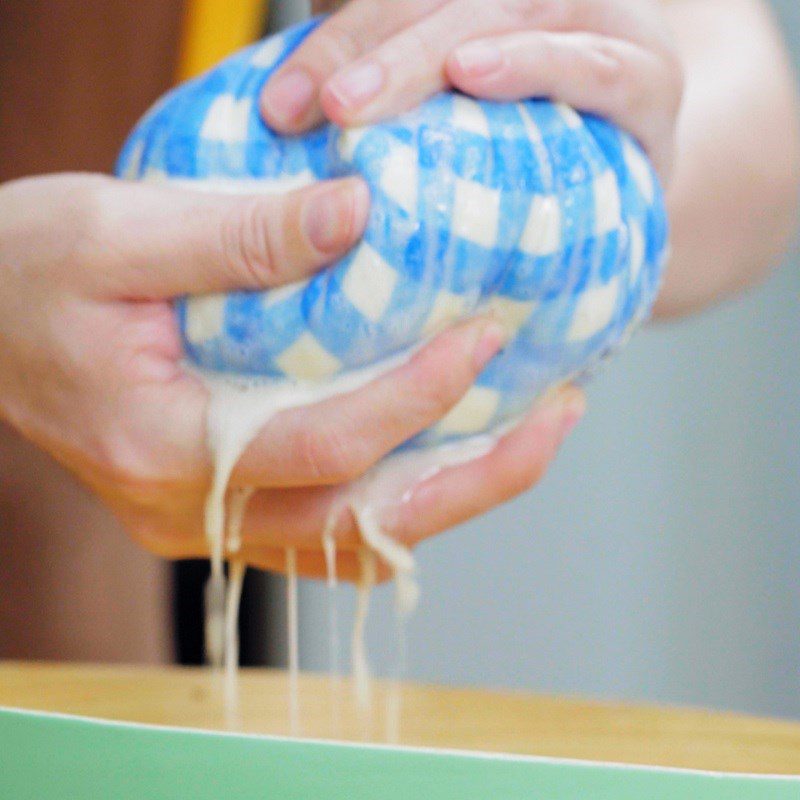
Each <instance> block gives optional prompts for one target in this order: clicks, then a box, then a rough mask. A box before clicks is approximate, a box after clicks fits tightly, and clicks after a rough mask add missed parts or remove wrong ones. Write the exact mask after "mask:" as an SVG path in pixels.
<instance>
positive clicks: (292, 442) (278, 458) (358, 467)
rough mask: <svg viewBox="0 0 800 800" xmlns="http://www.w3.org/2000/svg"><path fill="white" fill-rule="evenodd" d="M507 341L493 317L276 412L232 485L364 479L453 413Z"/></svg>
mask: <svg viewBox="0 0 800 800" xmlns="http://www.w3.org/2000/svg"><path fill="white" fill-rule="evenodd" d="M505 339H506V332H505V330H504V329H503V328H502V327H501V326H500V325H499V324H498V323H496V322H494V321H492V320H490V319H480V320H473V321H471V322H468V323H463V324H461V325H458V326H456V327H454V328H451V329H450V330H448V331H445V332H444V333H442V334H440V335H439V336H438V337H436V338H435V339H434V340H433V341H432V342H431V343H429V344H428V345H426V346H425V347H424V348H423V349H422V350H420V351H419V352H418V353H416V354H415V355H414V356H413V357H412V358H411V360H410V361H408V362H407V363H406V364H404V365H402V366H400V367H398V368H397V369H395V370H393V371H391V372H390V373H388V374H386V375H383V376H381V377H379V378H377V379H375V380H373V381H371V382H370V383H369V384H367V385H366V386H364V387H363V388H361V389H358V390H356V391H354V392H351V393H349V394H346V395H341V396H338V397H334V398H331V399H329V400H326V401H324V402H321V403H318V404H316V405H313V406H308V407H306V408H303V409H298V410H294V411H288V412H285V413H283V414H280V415H278V416H277V417H276V418H275V419H274V420H272V421H271V422H270V423H268V424H267V426H266V427H265V429H264V430H263V432H262V433H261V434H260V435H259V436H258V438H257V439H256V440H255V441H254V442H253V443H252V444H251V445H250V447H248V449H247V451H246V452H245V454H244V456H243V458H242V460H241V461H240V463H239V465H238V467H237V469H236V471H235V473H234V476H233V481H234V483H235V484H243V485H257V486H300V485H302V486H310V485H323V484H339V483H345V482H347V481H351V480H353V479H355V478H357V477H359V476H360V475H362V474H363V473H364V472H366V470H367V469H369V467H371V466H372V465H373V464H375V463H376V462H377V461H378V460H380V459H381V458H382V457H383V456H384V455H386V453H388V452H390V451H391V450H393V449H394V448H395V447H397V446H398V445H400V444H402V443H403V442H405V441H407V440H408V439H410V438H411V437H412V436H414V435H415V434H417V433H419V432H420V431H422V430H424V429H425V428H428V427H429V426H431V425H433V424H435V423H436V422H438V421H439V420H440V419H441V418H442V417H443V416H444V415H445V414H446V413H447V412H448V411H449V410H450V409H451V408H453V406H455V405H456V403H458V401H459V400H460V399H461V397H462V396H463V395H464V394H465V393H466V391H467V390H468V389H469V388H470V386H472V384H473V383H474V382H475V379H476V378H477V376H478V374H479V373H480V372H481V371H482V369H483V367H484V366H485V365H486V364H487V363H488V361H489V360H490V359H491V358H492V357H493V356H494V355H495V354H496V353H497V352H498V350H499V349H500V348H501V347H502V345H503V343H504V341H505Z"/></svg>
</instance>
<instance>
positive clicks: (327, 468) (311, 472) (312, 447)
mask: <svg viewBox="0 0 800 800" xmlns="http://www.w3.org/2000/svg"><path fill="white" fill-rule="evenodd" d="M296 453H297V457H298V459H299V462H300V466H301V470H302V473H303V474H304V475H307V476H308V479H309V480H311V481H313V482H318V483H326V484H338V483H347V482H348V481H351V480H353V479H354V478H357V477H359V476H360V475H361V474H362V473H363V472H364V471H366V469H367V468H368V467H369V463H368V460H367V458H366V457H365V455H364V451H363V448H362V447H361V446H360V444H359V443H358V442H353V441H347V442H345V441H344V440H343V438H342V436H341V434H340V433H339V432H338V431H337V430H336V429H335V428H333V427H331V426H324V427H323V426H320V425H310V426H303V427H302V428H301V429H299V430H298V432H297V439H296Z"/></svg>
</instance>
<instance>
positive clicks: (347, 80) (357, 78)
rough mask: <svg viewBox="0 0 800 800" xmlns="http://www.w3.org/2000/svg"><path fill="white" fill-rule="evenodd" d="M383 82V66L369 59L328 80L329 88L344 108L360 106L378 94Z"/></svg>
mask: <svg viewBox="0 0 800 800" xmlns="http://www.w3.org/2000/svg"><path fill="white" fill-rule="evenodd" d="M383 82H384V71H383V67H382V66H381V65H380V64H376V63H375V62H374V61H367V62H365V63H363V64H356V65H354V66H352V67H348V68H347V69H345V70H343V71H342V72H340V73H339V74H338V75H335V76H334V77H333V78H331V80H330V81H328V84H327V89H328V91H329V92H330V93H331V94H332V95H333V96H334V97H335V98H336V100H337V101H338V102H339V104H340V105H342V106H344V108H359V107H360V106H363V105H364V104H365V103H367V102H369V101H370V100H372V98H373V97H375V95H376V94H378V92H379V91H380V90H381V87H382V86H383Z"/></svg>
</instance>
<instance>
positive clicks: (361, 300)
mask: <svg viewBox="0 0 800 800" xmlns="http://www.w3.org/2000/svg"><path fill="white" fill-rule="evenodd" d="M396 283H397V272H395V270H394V269H392V267H390V266H389V265H388V264H387V263H386V261H384V259H383V258H382V256H381V255H380V254H379V253H378V251H377V250H375V249H374V248H372V247H370V246H369V245H368V244H367V243H366V242H363V243H362V244H361V245H360V246H359V248H358V250H357V251H356V254H355V256H354V257H353V260H352V261H351V262H350V266H349V267H348V269H347V275H345V277H344V280H343V281H342V290H343V291H344V293H345V295H347V299H348V300H349V301H350V302H351V303H352V304H353V305H354V306H355V307H356V308H357V309H358V310H359V311H360V312H361V313H362V314H363V315H364V316H365V317H366V318H367V319H368V320H371V321H372V322H377V321H378V320H379V319H380V318H381V317H382V316H383V315H384V313H385V311H386V309H387V308H388V306H389V302H390V301H391V299H392V292H393V291H394V287H395V284H396Z"/></svg>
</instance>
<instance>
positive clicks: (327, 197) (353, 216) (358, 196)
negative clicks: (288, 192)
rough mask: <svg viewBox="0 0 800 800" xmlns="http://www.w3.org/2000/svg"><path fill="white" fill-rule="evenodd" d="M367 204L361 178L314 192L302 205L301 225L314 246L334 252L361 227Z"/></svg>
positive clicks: (323, 250)
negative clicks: (302, 222) (306, 203)
mask: <svg viewBox="0 0 800 800" xmlns="http://www.w3.org/2000/svg"><path fill="white" fill-rule="evenodd" d="M368 208H369V189H367V185H366V184H365V183H364V182H363V181H361V180H351V181H348V182H347V184H346V186H342V185H339V186H330V187H326V188H325V189H324V190H321V191H319V192H317V193H316V194H315V195H314V196H313V197H312V198H311V200H310V201H309V203H308V205H307V206H306V209H305V215H304V227H305V231H306V234H307V235H308V238H309V240H310V242H311V244H312V245H314V247H315V248H316V249H317V250H319V251H321V252H323V253H335V252H339V251H340V250H342V249H343V248H344V247H346V246H347V245H348V244H349V243H350V242H351V240H352V239H353V238H354V235H355V233H356V230H357V229H360V228H362V227H363V224H364V221H365V220H366V217H367V212H368Z"/></svg>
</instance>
